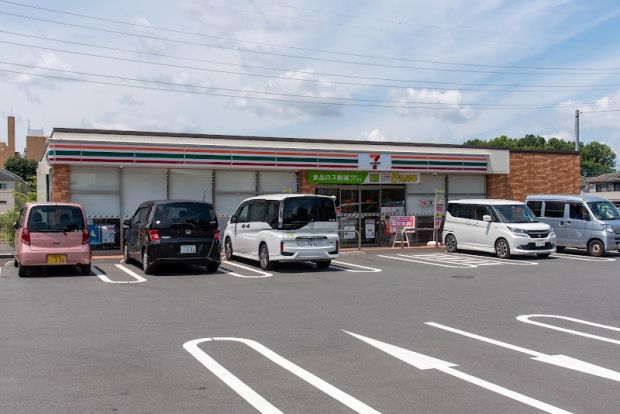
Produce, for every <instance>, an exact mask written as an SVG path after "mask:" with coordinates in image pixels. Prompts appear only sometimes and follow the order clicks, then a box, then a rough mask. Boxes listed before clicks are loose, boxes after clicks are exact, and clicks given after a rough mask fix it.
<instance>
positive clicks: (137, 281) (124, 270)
mask: <svg viewBox="0 0 620 414" xmlns="http://www.w3.org/2000/svg"><path fill="white" fill-rule="evenodd" d="M116 267H118V268H119V269H121V270H122V271H123V272H125V273H127V274H128V275H130V276H131V277H133V278H134V279H136V280H128V281H117V280H112V279H110V278H109V277H107V276H106V275H104V274H103V273H102V272H101V271H99V269H97V268H96V267H94V268H93V272H94V273H95V275H97V277H98V278H99V279H101V280H103V281H104V282H106V283H118V284H127V283H142V282H146V279H145V278H143V277H142V276H140V275H138V274H136V273H134V272H132V271H131V270H129V269H127V268H126V267H124V266H121V265H118V264H117V265H116Z"/></svg>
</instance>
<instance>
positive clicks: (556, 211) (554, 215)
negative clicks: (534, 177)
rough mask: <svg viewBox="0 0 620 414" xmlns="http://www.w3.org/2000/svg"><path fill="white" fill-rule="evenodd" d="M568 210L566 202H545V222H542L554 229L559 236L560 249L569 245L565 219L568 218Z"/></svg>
mask: <svg viewBox="0 0 620 414" xmlns="http://www.w3.org/2000/svg"><path fill="white" fill-rule="evenodd" d="M566 209H567V208H566V203H565V202H564V201H545V206H544V209H543V220H541V221H544V222H545V223H547V224H549V225H550V226H551V228H553V231H554V232H555V235H556V236H557V245H558V246H560V247H566V246H567V243H568V237H567V234H566V218H565V217H568V216H567V215H565V210H566ZM568 245H570V244H568Z"/></svg>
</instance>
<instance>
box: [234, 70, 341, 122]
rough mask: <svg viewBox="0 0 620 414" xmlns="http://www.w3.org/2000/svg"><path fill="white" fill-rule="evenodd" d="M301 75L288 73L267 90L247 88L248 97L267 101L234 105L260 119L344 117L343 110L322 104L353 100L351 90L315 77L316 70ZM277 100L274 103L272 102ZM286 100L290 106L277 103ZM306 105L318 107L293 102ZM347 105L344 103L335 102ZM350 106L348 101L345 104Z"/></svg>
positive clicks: (242, 101) (244, 100)
mask: <svg viewBox="0 0 620 414" xmlns="http://www.w3.org/2000/svg"><path fill="white" fill-rule="evenodd" d="M300 71H302V72H304V73H300V72H293V71H291V72H285V73H284V74H283V75H281V76H279V77H278V78H277V79H274V80H271V81H269V82H268V83H267V85H265V86H260V87H246V88H244V90H245V91H246V92H248V95H247V96H257V97H261V98H267V99H261V100H259V99H248V98H235V99H234V100H233V104H234V106H235V107H236V108H238V109H242V110H246V111H251V112H254V113H255V114H257V115H258V116H271V117H275V118H285V119H296V118H302V117H307V116H328V117H334V116H339V115H342V113H343V106H341V105H325V104H320V103H318V102H329V100H330V99H333V98H349V93H348V90H347V89H346V88H345V87H343V86H341V85H336V84H333V83H330V82H329V81H328V80H326V79H324V78H322V77H320V76H318V77H317V76H316V75H313V74H312V73H313V72H314V70H312V69H302V70H300ZM304 79H317V80H318V82H300V81H299V80H304ZM251 92H267V93H270V94H287V95H267V94H260V93H259V94H256V93H251ZM268 99H274V100H268ZM278 99H280V100H286V101H287V102H281V101H277V100H278ZM295 100H299V101H306V102H317V103H301V102H299V103H298V102H291V101H295ZM334 102H343V101H338V100H336V101H334ZM345 102H346V101H345Z"/></svg>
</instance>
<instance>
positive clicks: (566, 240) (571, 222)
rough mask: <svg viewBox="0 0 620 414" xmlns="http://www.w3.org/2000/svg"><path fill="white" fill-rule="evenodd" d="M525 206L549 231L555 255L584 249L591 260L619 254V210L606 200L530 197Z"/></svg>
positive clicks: (592, 197)
mask: <svg viewBox="0 0 620 414" xmlns="http://www.w3.org/2000/svg"><path fill="white" fill-rule="evenodd" d="M525 202H526V204H527V205H528V207H529V208H530V209H531V210H532V211H533V212H534V214H536V216H537V217H538V218H539V220H540V221H543V222H545V223H547V224H549V225H550V226H551V227H552V228H553V230H554V231H555V234H556V235H557V250H558V251H562V250H563V249H564V248H566V247H570V248H577V249H587V250H588V253H589V254H590V255H592V256H603V255H604V254H605V252H606V251H615V250H617V251H620V210H618V208H617V207H616V206H614V205H613V204H612V203H611V202H610V201H609V200H607V199H604V198H602V197H597V196H594V195H589V194H582V195H552V194H543V195H530V196H528V197H527V198H526V200H525Z"/></svg>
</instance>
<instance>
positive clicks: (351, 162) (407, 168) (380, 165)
mask: <svg viewBox="0 0 620 414" xmlns="http://www.w3.org/2000/svg"><path fill="white" fill-rule="evenodd" d="M579 177H580V175H579V156H578V154H576V153H572V152H568V153H552V152H514V151H508V150H503V149H492V148H472V147H464V146H460V145H443V144H418V143H405V142H367V141H351V140H326V139H322V140H320V139H293V138H272V137H250V136H223V135H202V134H174V133H158V132H138V131H118V130H95V129H67V128H56V129H54V130H53V132H52V134H51V136H50V138H49V140H48V147H47V151H46V154H45V155H44V158H43V160H42V161H41V164H40V166H39V170H38V182H39V199H40V201H44V200H49V201H73V202H79V203H81V204H83V205H84V207H85V210H86V213H87V216H88V219H89V222H90V223H91V224H94V225H101V226H102V227H103V228H104V229H106V234H105V235H103V236H101V237H102V239H105V240H102V242H103V241H105V243H104V244H108V245H110V247H118V245H119V244H120V237H121V235H120V228H121V226H120V223H121V221H122V219H124V218H129V217H131V216H132V215H133V213H134V211H135V209H136V207H137V206H138V205H139V204H140V203H141V202H143V201H145V200H153V199H168V198H181V199H193V200H204V201H208V202H211V203H213V204H214V207H215V210H216V212H217V214H218V218H219V219H220V224H221V225H222V228H223V227H224V226H225V223H226V221H227V219H228V217H230V215H231V214H233V213H234V211H235V209H236V207H237V206H238V205H239V203H240V202H241V201H242V200H243V199H245V198H247V197H251V196H255V195H260V194H268V193H282V192H285V193H297V192H301V193H316V194H325V195H332V196H334V197H335V198H336V205H337V209H338V211H339V214H340V218H339V221H340V227H341V229H343V230H351V231H350V232H349V231H343V233H342V236H343V238H344V239H343V243H347V242H349V241H350V242H353V241H354V240H349V239H350V238H351V234H353V231H352V230H355V231H356V232H355V234H358V233H357V232H359V235H360V236H361V238H362V242H363V243H364V244H367V245H379V244H385V243H387V242H389V240H390V238H391V237H392V234H391V233H390V228H389V227H390V226H389V224H388V223H389V220H390V217H392V216H415V223H416V227H432V226H433V214H434V212H435V198H436V196H437V195H438V194H440V195H441V196H442V197H444V196H445V199H447V200H449V199H458V198H509V199H517V200H523V199H524V198H525V196H526V195H527V194H530V193H574V194H576V193H579ZM444 201H445V200H444ZM353 238H355V237H353Z"/></svg>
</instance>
